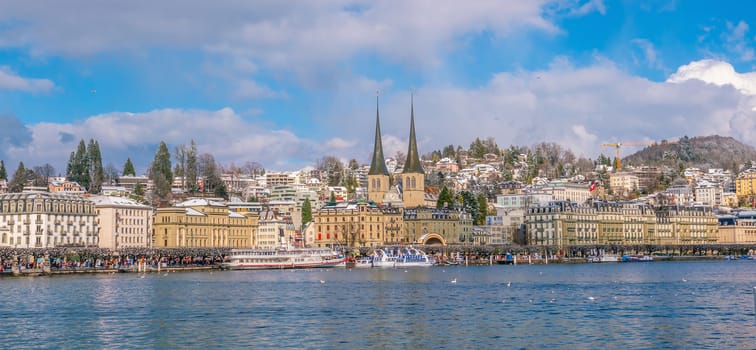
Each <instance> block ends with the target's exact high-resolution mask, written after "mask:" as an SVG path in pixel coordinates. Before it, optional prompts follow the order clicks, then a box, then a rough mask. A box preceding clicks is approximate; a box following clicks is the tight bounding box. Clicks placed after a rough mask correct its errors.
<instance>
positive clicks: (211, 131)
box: [7, 108, 325, 171]
mask: <svg viewBox="0 0 756 350" xmlns="http://www.w3.org/2000/svg"><path fill="white" fill-rule="evenodd" d="M27 127H28V128H29V129H30V130H31V136H32V137H31V142H29V143H26V144H23V145H19V146H12V145H11V147H9V149H8V152H7V154H8V155H9V156H10V157H11V158H12V159H15V160H23V161H24V162H25V163H29V164H42V163H45V162H50V163H51V164H53V165H55V166H56V168H58V169H61V170H63V169H65V162H66V160H67V159H68V155H69V153H70V152H71V151H74V150H75V147H76V144H77V143H78V142H79V140H80V139H84V140H88V139H90V138H94V139H96V140H98V141H99V143H100V147H101V149H102V153H103V159H104V161H105V162H106V163H107V162H112V163H113V164H114V165H116V166H117V167H120V166H121V165H122V164H123V162H124V161H125V160H126V158H127V157H131V158H132V160H135V161H136V165H137V166H138V167H139V168H140V169H139V170H140V171H143V170H144V169H145V167H146V165H147V164H148V163H149V162H150V161H151V160H152V156H153V155H154V153H155V150H156V149H157V148H156V145H157V144H158V143H159V142H160V141H165V142H166V143H167V144H168V145H169V147H171V150H173V147H174V146H176V145H179V144H188V143H189V142H190V140H191V139H194V140H195V141H196V143H197V145H198V148H199V151H200V152H201V153H204V152H207V153H211V154H213V155H214V156H215V158H216V160H217V161H219V162H222V163H230V162H232V161H234V162H236V163H237V164H238V163H243V162H244V161H247V160H250V161H256V162H258V163H260V164H263V165H265V166H269V167H273V168H276V167H278V168H285V169H291V168H294V167H296V166H298V164H297V162H303V163H305V164H311V163H312V162H313V161H314V160H315V159H317V158H318V157H319V156H320V155H321V153H323V152H325V149H324V147H323V146H321V145H320V144H319V143H318V142H315V141H313V140H307V139H302V138H300V137H298V136H297V135H295V134H294V133H292V132H290V131H287V130H270V129H268V128H267V127H264V126H260V125H258V124H255V123H253V122H250V121H247V120H245V119H244V118H243V117H241V116H239V115H238V114H237V113H236V112H234V111H233V110H232V109H230V108H224V109H220V110H217V111H206V110H182V109H160V110H153V111H149V112H144V113H123V112H113V113H106V114H101V115H95V116H91V117H89V118H87V119H85V120H83V121H80V122H75V123H50V122H45V123H38V124H32V125H28V126H27ZM69 134H70V135H74V137H66V138H62V137H61V135H69ZM64 141H67V142H64Z"/></svg>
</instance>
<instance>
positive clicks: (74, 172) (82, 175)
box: [66, 140, 90, 189]
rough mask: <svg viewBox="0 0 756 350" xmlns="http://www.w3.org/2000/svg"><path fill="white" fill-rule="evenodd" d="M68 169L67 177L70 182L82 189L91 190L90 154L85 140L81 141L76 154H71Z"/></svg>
mask: <svg viewBox="0 0 756 350" xmlns="http://www.w3.org/2000/svg"><path fill="white" fill-rule="evenodd" d="M66 169H67V171H66V177H67V178H68V179H69V180H71V181H76V182H77V183H78V184H79V185H81V186H82V187H84V188H86V189H89V182H90V177H89V154H88V153H87V146H86V144H85V143H84V140H81V141H79V146H78V147H77V148H76V152H75V153H71V157H70V158H69V160H68V166H67V167H66Z"/></svg>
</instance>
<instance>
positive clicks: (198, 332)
mask: <svg viewBox="0 0 756 350" xmlns="http://www.w3.org/2000/svg"><path fill="white" fill-rule="evenodd" d="M453 279H456V283H451V281H452V280H453ZM321 281H322V282H321ZM754 286H756V262H754V261H733V262H669V263H664V262H655V263H637V264H632V263H631V264H619V263H608V264H580V265H556V264H552V265H518V266H480V267H434V268H424V269H407V270H403V269H400V270H395V269H385V270H383V269H365V270H360V269H351V270H345V269H339V268H336V269H324V270H283V271H279V270H277V271H225V272H221V271H215V272H213V273H210V272H201V273H194V272H192V273H189V272H187V273H168V274H147V275H145V277H144V278H141V276H140V275H137V274H112V275H111V274H108V275H82V276H56V277H36V278H2V279H0V291H1V292H2V294H0V295H1V297H0V298H2V299H1V300H2V301H0V320H2V321H1V322H2V332H0V348H5V349H21V348H35V349H37V348H55V349H59V348H64V349H66V348H67V349H82V348H84V349H92V348H107V349H115V348H125V349H140V348H147V349H153V348H164V349H177V348H182V349H184V348H192V349H206V348H209V349H219V348H227V349H241V348H273V349H278V348H316V349H323V348H327V349H368V348H369V349H427V348H441V349H476V348H488V349H501V348H529V349H530V348H569V349H583V348H585V349H621V348H633V349H635V348H685V349H704V348H710V349H733V348H736V349H754V348H756V317H755V316H754V305H753V304H754V300H753V294H752V291H753V287H754Z"/></svg>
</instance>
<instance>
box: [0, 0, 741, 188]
mask: <svg viewBox="0 0 756 350" xmlns="http://www.w3.org/2000/svg"><path fill="white" fill-rule="evenodd" d="M752 26H754V27H755V28H753V29H752V28H751V27H752ZM755 48H756V3H752V2H750V1H739V0H721V1H717V2H711V1H698V0H692V1H672V0H658V1H652V0H647V1H644V0H637V1H610V0H604V1H602V0H528V1H521V0H512V1H507V0H498V1H496V0H492V1H488V0H477V1H471V2H469V1H443V0H415V1H350V0H323V1H280V0H274V1H241V0H239V1H235V0H233V1H232V0H229V1H222V0H221V1H210V2H208V1H194V0H180V1H179V0H164V1H158V2H156V1H151V0H134V1H128V2H123V1H109V0H106V1H84V0H67V1H58V0H40V1H5V0H0V159H2V160H4V161H5V163H6V166H7V168H8V169H9V170H8V171H9V172H12V171H13V170H14V169H15V168H16V166H17V164H18V162H19V161H23V162H24V164H25V165H26V166H27V167H30V166H34V165H42V164H45V163H50V164H52V165H53V166H54V167H55V168H56V169H57V170H58V172H61V173H63V172H65V166H66V162H67V160H68V157H69V154H70V152H72V151H74V150H75V149H76V146H77V144H78V142H79V140H81V139H84V140H87V141H88V140H89V139H95V140H97V141H98V142H99V144H100V147H101V151H102V155H103V163H104V164H113V165H114V166H115V167H116V168H118V169H121V168H122V166H123V164H124V162H125V161H126V159H127V158H128V157H130V158H131V159H132V161H133V162H134V164H135V166H136V168H137V172H140V173H141V172H144V171H145V170H146V168H147V167H148V165H149V163H150V162H151V160H152V158H153V157H154V154H155V151H156V149H157V145H158V144H159V143H160V141H165V142H166V143H167V144H168V146H169V149H171V150H173V149H174V148H175V147H176V146H177V145H181V144H189V142H190V141H191V140H195V141H196V143H197V145H198V150H199V152H200V153H210V154H213V155H214V156H215V158H216V160H217V161H218V162H220V163H221V164H224V165H230V164H232V163H233V164H236V165H242V164H244V163H245V162H257V163H259V164H262V165H263V166H264V167H265V168H266V169H269V170H274V171H276V170H280V171H284V170H295V169H300V168H303V167H306V166H311V165H314V164H315V163H316V162H317V160H318V159H320V158H322V157H323V156H336V157H339V158H342V159H344V160H348V159H352V158H355V159H357V160H358V161H359V162H360V163H364V164H367V163H368V162H369V161H370V154H371V151H372V145H373V135H374V132H375V131H374V126H375V110H376V93H377V92H378V93H379V96H380V97H379V106H380V116H381V128H382V132H383V145H384V153H385V154H386V155H387V156H391V155H394V154H396V152H397V151H401V152H405V153H406V151H407V138H408V136H409V135H408V134H409V117H410V99H411V94H412V95H414V111H415V122H416V131H417V138H418V145H419V149H420V153H428V152H431V151H433V150H436V149H441V148H443V147H444V146H446V145H449V144H453V145H463V146H464V147H468V146H469V145H470V143H471V141H473V140H474V139H475V138H476V137H480V138H481V139H485V138H488V137H493V138H494V139H495V140H496V142H497V143H498V144H499V146H501V147H508V146H509V145H519V146H531V145H534V144H536V143H540V142H556V143H559V144H561V145H562V146H564V147H566V148H569V149H570V150H572V151H573V152H574V153H575V154H576V155H578V156H585V157H588V158H592V159H595V158H596V157H597V156H598V155H599V154H601V153H602V152H603V153H605V154H609V155H610V154H613V150H611V149H606V148H602V147H601V146H600V145H601V144H602V143H611V142H649V141H661V140H677V139H679V138H680V137H682V136H685V135H687V136H691V137H692V136H705V135H713V134H717V135H722V136H732V137H734V138H736V139H738V140H740V141H742V142H745V143H747V144H749V145H752V146H753V145H756V138H755V137H754V136H756V72H754V71H756V53H755V51H754V50H755ZM633 151H634V150H633V148H632V147H630V148H628V149H626V150H625V149H623V153H625V154H629V153H631V152H633Z"/></svg>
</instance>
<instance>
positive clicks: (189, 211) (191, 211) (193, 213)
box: [186, 208, 205, 216]
mask: <svg viewBox="0 0 756 350" xmlns="http://www.w3.org/2000/svg"><path fill="white" fill-rule="evenodd" d="M186 215H189V216H205V214H203V213H201V212H199V211H197V210H195V209H192V208H186Z"/></svg>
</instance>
